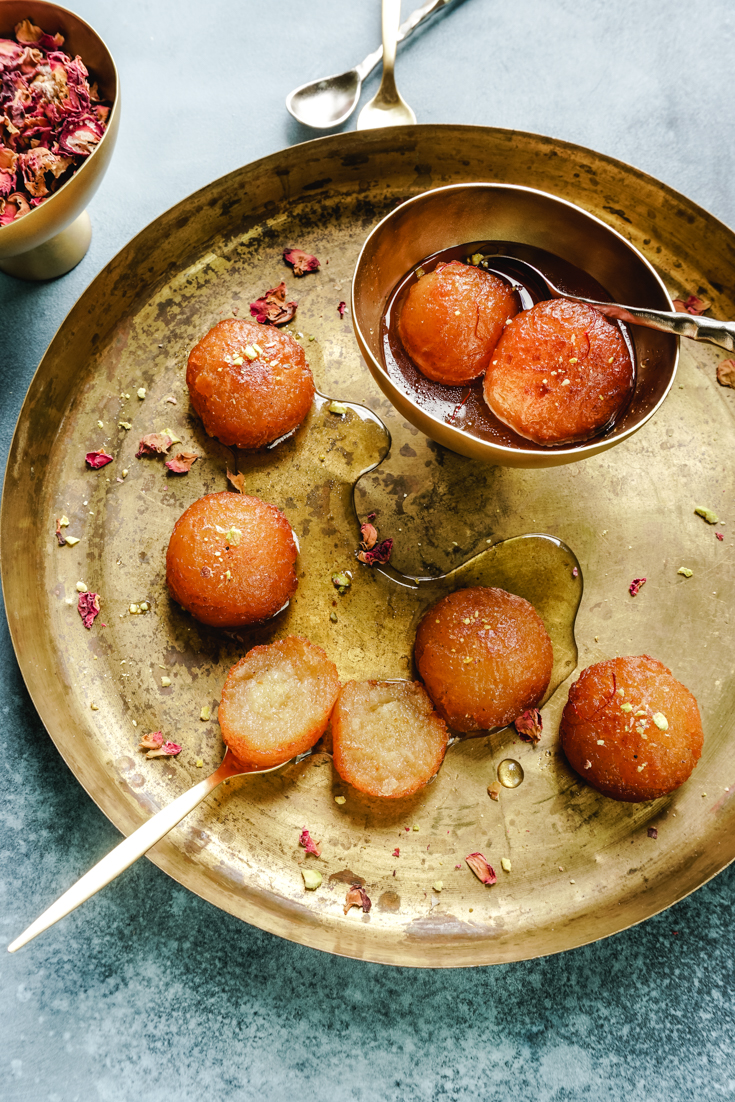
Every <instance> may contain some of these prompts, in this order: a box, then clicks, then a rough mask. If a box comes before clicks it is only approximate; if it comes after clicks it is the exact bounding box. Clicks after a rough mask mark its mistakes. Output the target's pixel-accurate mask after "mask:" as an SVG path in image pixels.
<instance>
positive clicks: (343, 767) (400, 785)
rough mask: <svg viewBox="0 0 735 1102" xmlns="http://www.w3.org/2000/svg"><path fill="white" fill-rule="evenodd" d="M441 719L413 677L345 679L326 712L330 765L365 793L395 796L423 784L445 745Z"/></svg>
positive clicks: (444, 731)
mask: <svg viewBox="0 0 735 1102" xmlns="http://www.w3.org/2000/svg"><path fill="white" fill-rule="evenodd" d="M447 741H448V733H447V728H446V725H445V723H444V720H443V719H441V718H440V716H438V715H437V713H436V712H435V711H434V706H433V704H432V703H431V701H430V700H429V697H428V695H427V693H426V691H425V689H424V687H423V685H419V684H418V682H415V681H348V682H347V684H346V685H345V686H344V687H343V688H342V690H341V691H340V694H339V696H338V697H337V703H336V704H335V706H334V712H333V713H332V743H333V753H334V767H335V769H336V770H337V772H338V773H339V775H340V777H341V778H342V780H343V781H347V783H348V784H351V785H352V786H353V788H357V789H359V791H360V792H365V793H366V794H367V795H368V796H386V797H389V798H392V799H398V798H399V797H401V796H412V795H413V793H414V792H418V790H419V789H420V788H423V786H424V785H425V784H427V783H428V782H429V781H430V780H431V778H432V777H433V776H434V774H435V773H436V772H437V770H438V768H439V766H440V765H441V763H442V761H443V759H444V754H445V752H446V749H447Z"/></svg>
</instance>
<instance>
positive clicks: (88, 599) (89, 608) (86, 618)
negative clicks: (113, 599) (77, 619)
mask: <svg viewBox="0 0 735 1102" xmlns="http://www.w3.org/2000/svg"><path fill="white" fill-rule="evenodd" d="M99 611H100V595H99V593H91V592H87V593H80V594H79V600H78V601H77V612H78V613H79V615H80V616H81V618H82V623H83V624H84V626H85V628H87V629H89V628H91V626H92V624H93V623H94V619H95V616H97V615H98V614H99Z"/></svg>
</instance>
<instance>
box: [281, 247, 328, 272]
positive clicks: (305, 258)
mask: <svg viewBox="0 0 735 1102" xmlns="http://www.w3.org/2000/svg"><path fill="white" fill-rule="evenodd" d="M283 259H284V260H285V261H286V263H287V264H290V265H291V267H292V268H293V274H294V275H295V276H305V275H308V273H309V272H317V271H318V270H319V261H318V260H317V258H316V257H315V256H312V255H311V254H310V253H305V252H304V250H303V249H284V250H283Z"/></svg>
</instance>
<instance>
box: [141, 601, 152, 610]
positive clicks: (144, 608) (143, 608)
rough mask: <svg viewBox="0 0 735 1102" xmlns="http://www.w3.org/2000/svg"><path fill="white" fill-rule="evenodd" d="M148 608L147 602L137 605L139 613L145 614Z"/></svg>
mask: <svg viewBox="0 0 735 1102" xmlns="http://www.w3.org/2000/svg"><path fill="white" fill-rule="evenodd" d="M150 607H151V606H150V605H149V604H148V602H147V601H141V602H140V604H139V605H138V608H139V609H140V611H141V612H147V611H148V609H149V608H150Z"/></svg>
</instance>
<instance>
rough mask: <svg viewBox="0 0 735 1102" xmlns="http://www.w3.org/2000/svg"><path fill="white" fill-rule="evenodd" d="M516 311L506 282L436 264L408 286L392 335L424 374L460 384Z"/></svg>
mask: <svg viewBox="0 0 735 1102" xmlns="http://www.w3.org/2000/svg"><path fill="white" fill-rule="evenodd" d="M517 311H518V299H517V296H516V293H515V291H514V290H513V288H512V287H511V285H510V284H509V283H506V282H505V281H504V280H502V279H500V278H499V277H498V276H495V275H492V273H491V272H483V271H482V270H481V269H480V268H475V267H473V266H472V265H470V264H462V262H461V261H459V260H452V261H451V262H450V263H448V264H446V263H440V264H437V266H436V267H435V268H434V270H433V271H431V272H428V273H427V274H426V275H423V276H421V278H420V279H419V280H418V282H416V283H414V284H413V285H412V286H411V288H410V290H409V292H408V295H407V296H406V300H405V302H404V303H403V308H402V310H401V314H400V317H399V319H398V334H399V336H400V338H401V342H402V344H403V347H404V348H405V350H406V352H407V353H408V355H409V356H410V357H411V359H412V360H413V362H414V364H415V365H416V367H417V368H418V369H419V371H421V372H422V373H423V374H424V375H426V376H427V378H429V379H433V380H434V382H437V383H445V384H447V385H449V386H460V385H463V384H465V383H470V382H472V380H473V379H476V378H477V377H478V375H481V374H482V373H483V371H484V370H485V368H486V367H487V365H488V363H489V361H490V357H491V355H492V352H493V349H494V348H495V345H496V344H497V342H498V338H499V337H500V334H501V333H502V332H503V326H504V325H505V323H506V321H507V320H508V318H511V317H513V315H514V314H515V313H517Z"/></svg>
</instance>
